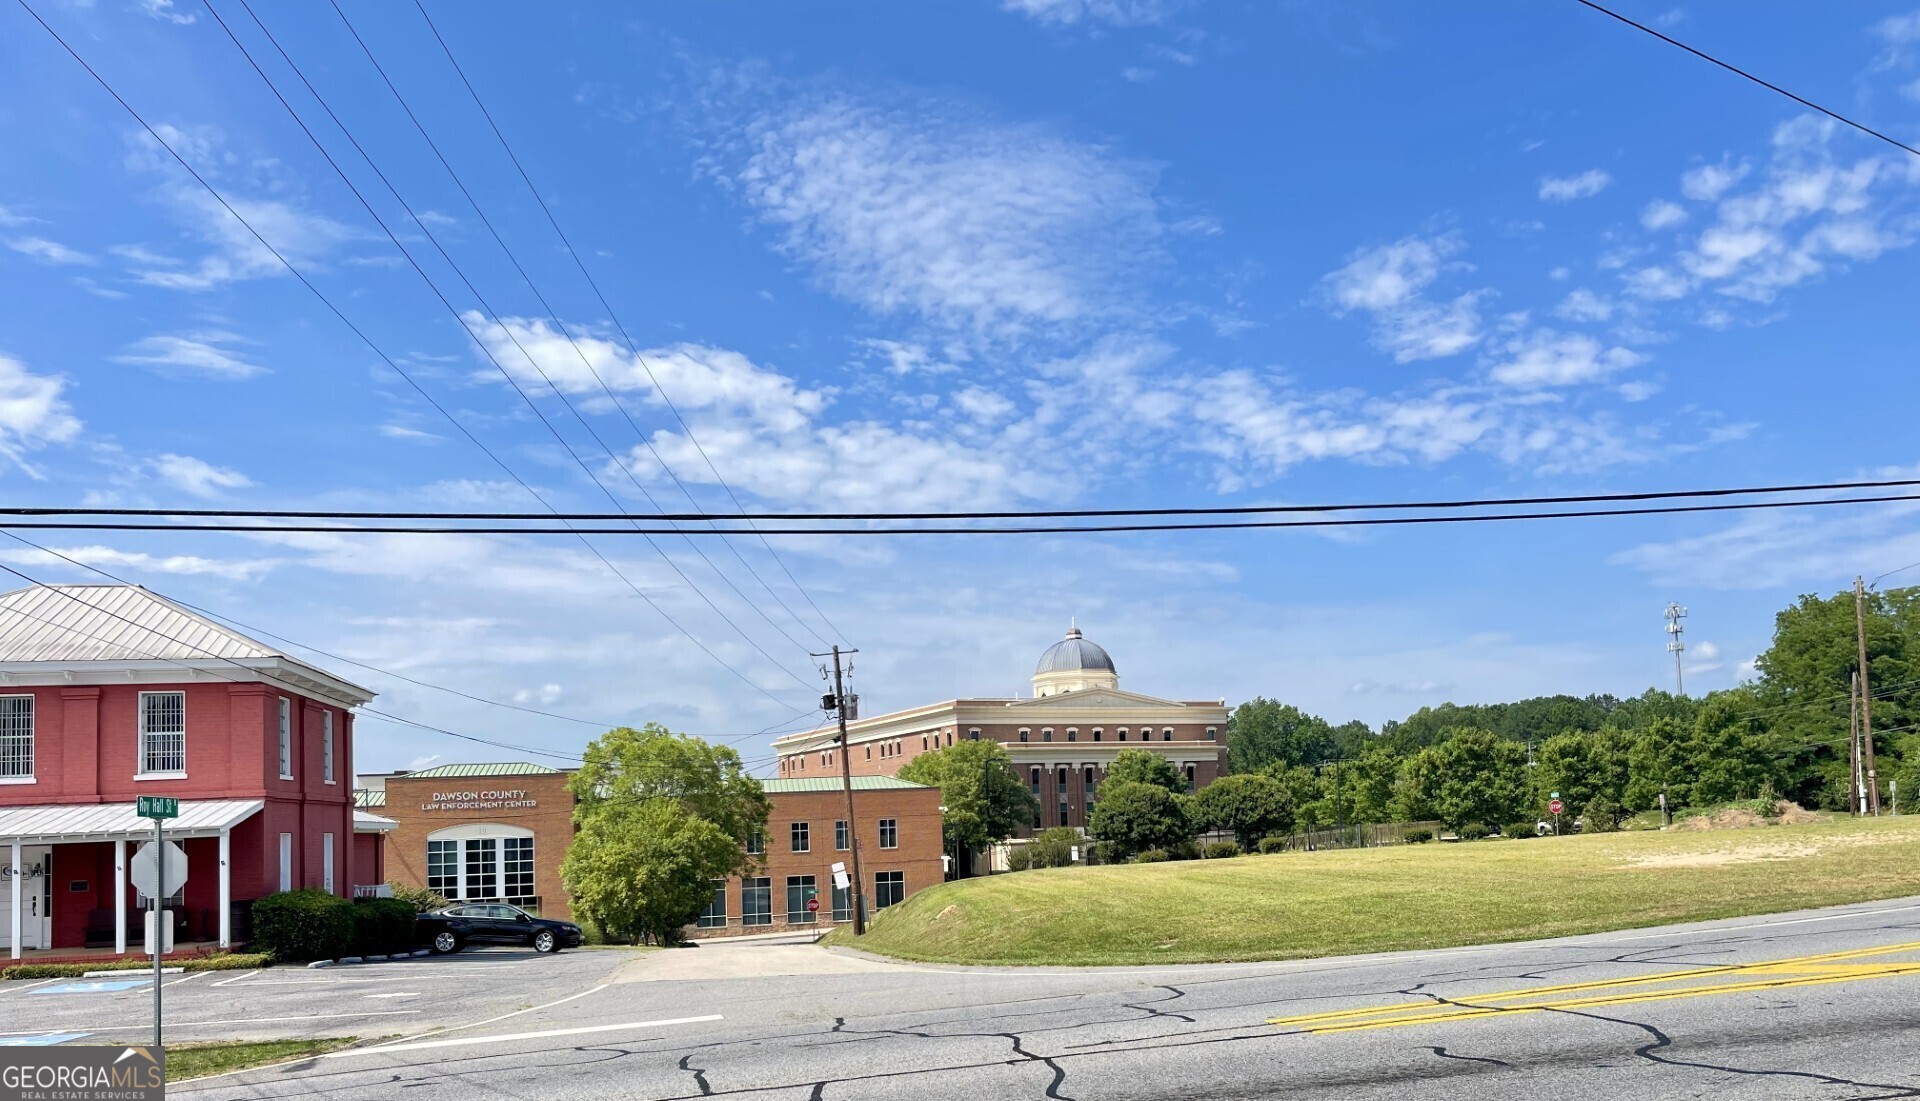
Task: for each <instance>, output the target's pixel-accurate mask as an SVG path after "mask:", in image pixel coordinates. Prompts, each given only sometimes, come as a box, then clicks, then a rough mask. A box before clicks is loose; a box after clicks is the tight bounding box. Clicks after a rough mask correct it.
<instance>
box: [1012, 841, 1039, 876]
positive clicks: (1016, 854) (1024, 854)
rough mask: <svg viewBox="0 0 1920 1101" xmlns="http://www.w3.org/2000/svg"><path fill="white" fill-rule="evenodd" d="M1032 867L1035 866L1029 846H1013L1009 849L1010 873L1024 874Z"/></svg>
mask: <svg viewBox="0 0 1920 1101" xmlns="http://www.w3.org/2000/svg"><path fill="white" fill-rule="evenodd" d="M1032 866H1033V854H1032V853H1030V852H1028V851H1027V846H1025V845H1013V846H1009V847H1008V849H1007V870H1008V871H1010V872H1024V871H1026V870H1027V869H1028V868H1031V867H1032Z"/></svg>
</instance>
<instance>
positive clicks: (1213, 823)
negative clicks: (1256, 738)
mask: <svg viewBox="0 0 1920 1101" xmlns="http://www.w3.org/2000/svg"><path fill="white" fill-rule="evenodd" d="M1096 809H1097V808H1096ZM1188 810H1189V811H1190V814H1191V818H1192V821H1193V825H1194V828H1195V829H1197V830H1203V831H1204V830H1227V831H1231V832H1232V833H1233V835H1234V837H1235V838H1237V839H1238V840H1239V842H1240V847H1241V848H1242V849H1243V850H1245V851H1247V852H1252V851H1253V849H1254V847H1255V846H1257V845H1258V844H1259V843H1260V839H1261V838H1262V837H1265V836H1266V835H1268V834H1270V833H1286V832H1287V831H1289V830H1291V829H1292V828H1293V800H1292V799H1291V797H1290V796H1289V795H1288V793H1287V789H1286V787H1285V786H1284V785H1282V784H1281V783H1280V782H1279V781H1278V780H1275V779H1274V778H1273V777H1271V776H1268V775H1265V774H1263V773H1258V772H1255V773H1248V774H1245V775H1235V776H1223V777H1221V778H1220V779H1218V780H1215V781H1214V782H1213V783H1211V784H1208V785H1207V786H1206V787H1203V788H1201V789H1200V790H1199V791H1198V792H1195V793H1194V796H1193V800H1192V802H1191V803H1190V804H1189V806H1188Z"/></svg>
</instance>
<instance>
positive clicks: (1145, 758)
mask: <svg viewBox="0 0 1920 1101" xmlns="http://www.w3.org/2000/svg"><path fill="white" fill-rule="evenodd" d="M1116 784H1152V785H1153V786H1155V787H1161V788H1165V789H1167V792H1168V793H1169V794H1172V795H1185V794H1186V791H1187V777H1186V775H1185V774H1184V773H1182V772H1181V771H1180V769H1179V768H1178V767H1177V766H1175V765H1174V763H1173V762H1172V761H1169V760H1167V759H1166V758H1165V757H1162V756H1160V755H1159V754H1158V753H1155V752H1153V751H1152V750H1150V749H1123V750H1121V751H1120V752H1118V753H1116V754H1114V755H1113V763H1112V764H1110V765H1108V766H1107V775H1106V778H1105V779H1104V780H1102V781H1101V783H1100V798H1101V799H1105V798H1106V797H1107V795H1106V793H1107V789H1108V788H1111V787H1113V786H1114V785H1116Z"/></svg>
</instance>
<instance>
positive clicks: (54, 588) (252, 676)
mask: <svg viewBox="0 0 1920 1101" xmlns="http://www.w3.org/2000/svg"><path fill="white" fill-rule="evenodd" d="M0 570H4V571H6V572H7V573H10V574H12V575H14V576H15V577H18V578H19V579H21V580H22V581H25V582H27V583H28V584H30V585H32V586H33V587H35V588H38V589H45V590H47V591H48V592H50V593H54V594H55V595H58V596H61V597H65V598H66V599H68V600H71V601H73V602H74V603H76V604H79V605H81V606H83V607H86V608H90V609H92V610H93V611H96V612H99V613H101V614H103V615H108V616H112V617H113V618H114V619H117V620H119V621H120V622H122V623H125V624H127V625H128V626H131V627H134V628H136V629H138V630H141V631H145V632H147V633H148V634H151V635H158V636H159V637H161V638H164V639H166V640H167V641H169V642H173V643H178V644H179V645H181V646H185V647H188V648H189V649H193V650H198V651H200V652H201V653H203V654H205V655H207V656H208V657H210V658H213V659H214V660H216V661H224V662H226V663H227V664H229V665H231V666H233V667H234V668H236V669H240V670H242V671H244V672H245V673H246V674H247V677H248V679H247V680H245V681H242V680H240V679H239V678H237V677H231V676H227V675H225V674H222V673H220V672H217V671H215V670H212V669H202V668H201V667H199V666H197V665H190V664H188V663H187V662H184V661H179V660H177V659H175V658H165V657H161V656H160V655H158V654H155V653H153V652H152V651H150V650H143V649H141V648H140V647H138V646H132V645H129V644H127V643H125V642H123V641H121V640H119V639H111V638H106V637H104V636H102V635H96V634H93V633H92V632H89V631H83V630H81V629H79V628H78V627H74V626H72V625H71V624H66V623H60V622H57V621H55V620H51V619H47V618H45V617H42V616H37V615H34V614H33V613H32V612H28V611H23V610H21V609H19V608H0V615H17V616H20V617H21V618H23V619H31V620H33V621H34V622H35V623H43V624H46V625H47V626H49V627H52V628H54V629H56V630H60V631H65V632H67V633H69V634H75V635H79V636H80V637H82V638H90V639H93V640H94V641H95V642H102V643H106V644H108V645H111V646H119V647H123V648H125V649H128V650H132V651H133V652H134V653H136V654H139V655H141V656H142V657H145V658H147V659H148V660H151V661H159V662H164V663H166V664H168V665H176V666H179V667H180V668H182V669H185V670H187V671H188V672H191V673H194V674H196V675H197V674H201V673H205V674H206V675H208V676H210V677H216V678H218V679H220V680H224V681H227V682H228V683H229V684H253V683H257V682H258V678H260V677H261V676H263V675H264V674H262V673H261V672H260V670H258V669H254V668H251V667H249V666H247V665H245V664H243V663H241V662H238V661H235V660H233V659H232V658H230V657H227V656H225V655H223V654H217V653H214V652H213V651H212V650H209V649H207V648H206V647H204V646H199V645H196V644H194V643H191V642H188V641H186V640H185V639H180V638H175V637H173V636H172V635H170V634H167V633H166V632H165V631H161V630H158V629H156V628H153V627H150V626H148V625H146V624H144V623H140V622H137V621H135V620H131V619H128V618H127V617H126V616H123V615H120V614H119V613H117V612H114V611H111V610H110V609H107V608H102V607H101V606H99V605H98V604H95V603H93V602H92V601H89V600H82V599H81V598H79V597H77V596H75V595H74V594H72V593H70V592H68V591H66V590H65V589H63V588H61V587H60V586H58V585H49V584H47V583H46V582H44V581H39V580H36V579H34V578H32V577H29V576H28V575H27V574H24V573H22V572H20V571H19V570H16V569H14V568H13V567H11V566H7V565H0ZM356 710H357V711H359V712H360V713H362V714H366V715H373V716H376V717H378V718H382V719H385V720H387V721H388V722H395V723H400V724H402V725H405V726H412V727H418V728H420V729H421V730H426V731H430V732H432V733H435V734H445V735H446V736H448V737H450V738H458V739H460V740H461V741H467V742H477V743H479V744H481V745H490V746H493V747H494V748H496V749H511V750H513V751H515V752H516V753H535V754H539V755H541V756H543V757H555V758H559V759H560V760H565V761H578V760H579V759H580V758H579V756H578V755H577V754H566V753H553V752H550V751H548V750H544V749H535V748H533V747H532V746H524V745H514V744H513V743H511V742H498V741H494V740H492V739H490V738H481V737H476V736H475V735H472V734H461V733H459V732H457V731H452V730H447V729H445V728H443V727H438V726H433V725H431V724H428V723H423V722H418V721H415V720H413V719H409V718H404V717H402V716H400V715H394V714H390V713H388V712H385V711H379V710H376V709H374V708H371V707H366V706H364V705H363V706H361V707H359V708H357V709H356Z"/></svg>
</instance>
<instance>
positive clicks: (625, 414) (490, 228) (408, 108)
mask: <svg viewBox="0 0 1920 1101" xmlns="http://www.w3.org/2000/svg"><path fill="white" fill-rule="evenodd" d="M242 3H243V4H244V3H245V0H242ZM332 7H333V10H334V14H336V15H338V16H339V17H340V22H341V23H342V24H344V25H345V26H346V28H347V33H349V34H351V35H352V36H353V40H354V42H355V43H357V44H358V45H359V46H360V52H361V53H363V54H365V55H366V58H367V61H368V63H370V64H371V65H372V66H373V69H374V72H376V73H378V74H379V75H380V79H381V81H382V82H383V83H384V84H385V85H386V87H387V90H388V91H389V92H391V93H393V98H394V100H395V101H396V102H398V103H399V104H400V109H401V110H402V111H404V112H405V113H406V116H407V120H408V121H409V122H411V123H413V128H414V129H415V130H416V131H418V132H419V134H420V137H421V140H423V141H425V142H426V143H427V148H428V149H430V150H432V151H433V155H434V157H435V158H437V159H438V160H439V162H440V166H441V167H442V168H444V169H446V171H447V175H448V176H449V177H451V178H452V180H453V183H454V186H455V187H457V188H459V190H460V194H461V195H462V196H464V197H465V198H466V200H467V205H468V206H470V207H472V208H473V212H474V214H475V215H477V216H478V217H479V219H480V223H481V224H482V225H484V226H485V227H486V228H487V232H488V233H489V234H490V235H492V237H493V240H494V243H495V244H497V245H499V246H500V251H501V252H503V253H505V254H506V257H507V260H508V262H509V263H511V264H512V265H513V269H514V270H515V271H516V272H519V274H520V278H521V280H522V281H524V282H525V283H526V284H527V289H528V290H530V291H532V292H533V296H534V298H535V299H537V300H538V301H539V303H540V308H541V309H542V310H544V311H545V312H546V314H547V316H549V317H551V318H552V319H553V322H554V324H555V325H556V326H557V327H558V328H559V330H560V334H561V335H562V336H564V337H565V338H566V341H567V343H568V344H569V345H571V346H572V348H573V351H574V354H575V355H576V356H578V357H579V358H580V364H581V366H583V367H585V368H586V369H587V373H588V374H589V375H591V376H593V380H594V381H595V382H596V383H598V384H599V385H600V389H601V391H602V392H603V393H605V394H606V395H607V400H608V401H610V402H611V403H612V404H613V407H614V408H615V409H617V410H619V412H620V415H621V417H622V418H624V419H625V420H626V422H627V427H628V428H630V429H632V430H633V434H634V435H635V436H637V437H638V438H639V440H640V442H641V444H642V445H643V446H645V447H646V449H647V452H648V453H649V454H651V455H652V456H653V459H654V461H655V462H657V463H659V464H660V469H661V470H663V471H665V472H666V474H667V477H669V478H671V479H672V480H673V484H674V485H675V486H678V487H679V489H680V492H681V493H682V494H683V495H685V497H686V498H687V503H688V504H690V505H692V506H693V507H694V508H695V509H696V510H697V509H698V508H699V507H700V503H699V502H698V501H696V500H694V497H693V493H692V491H691V490H689V489H688V488H687V486H686V484H685V483H684V482H682V481H681V480H680V476H679V475H678V474H676V473H674V470H673V467H671V466H670V465H668V463H667V460H666V458H665V456H663V455H661V454H660V452H659V450H658V449H657V448H655V447H654V445H653V440H652V439H651V438H649V437H648V435H647V434H646V432H644V431H643V430H642V429H641V428H640V426H639V424H637V423H636V422H635V421H634V419H633V414H632V413H630V412H629V411H628V410H627V407H626V405H625V403H623V402H622V401H621V400H620V396H619V395H618V394H616V393H615V392H614V390H613V387H612V386H610V385H609V384H608V383H607V380H606V379H605V378H604V377H602V376H601V374H600V372H599V370H598V369H596V368H595V367H594V365H593V360H592V359H591V358H590V357H588V355H587V353H586V351H585V350H584V349H582V348H581V347H580V343H579V341H578V340H576V339H575V338H574V335H573V330H572V328H571V327H570V326H568V325H567V323H566V321H565V320H563V319H562V318H561V316H560V313H559V311H557V310H555V309H554V308H553V306H552V305H550V304H549V303H548V302H547V298H546V295H545V294H543V293H542V292H541V290H540V288H539V286H538V285H537V284H536V283H535V282H534V281H533V277H532V276H531V275H529V274H528V273H527V270H526V268H525V267H524V266H522V265H521V263H520V259H519V257H518V256H516V255H514V252H513V250H512V248H510V247H508V245H507V242H506V239H505V238H503V237H502V236H501V235H500V231H499V230H498V229H496V228H495V227H494V224H493V219H491V218H489V217H487V213H486V211H485V210H483V209H482V208H481V206H480V203H479V201H478V200H477V199H475V198H474V196H473V192H472V191H471V190H469V189H468V187H467V185H466V182H465V181H464V180H462V179H461V178H460V174H459V173H458V172H457V171H455V170H454V167H453V164H452V163H451V162H450V161H448V160H447V157H446V154H444V153H442V152H441V150H440V146H439V144H438V143H436V142H435V141H434V140H433V136H432V135H431V134H429V133H428V132H427V128H426V126H425V125H424V124H422V123H421V121H420V119H419V117H418V116H417V115H416V114H415V113H414V110H413V107H412V105H411V104H409V103H408V102H407V99H406V97H405V96H404V95H402V94H401V93H400V89H399V87H397V86H396V85H395V84H394V83H393V80H392V78H391V77H389V76H388V75H387V70H386V68H385V67H384V66H382V65H381V64H380V60H379V58H377V57H375V56H374V53H373V50H372V49H371V48H370V47H369V46H368V45H367V42H366V40H365V39H364V38H362V37H361V35H360V32H359V30H358V29H356V28H355V27H354V25H353V21H352V20H350V19H348V18H347V13H346V11H345V10H344V9H342V8H341V7H340V5H339V3H337V2H333V3H332ZM248 13H249V14H252V9H251V8H248ZM254 21H255V22H256V23H258V22H259V17H258V16H255V17H254ZM261 30H262V31H263V32H265V31H266V27H265V26H264V25H262V26H261ZM267 36H268V38H272V33H271V32H267ZM442 45H443V46H444V43H442ZM282 52H283V54H284V51H282ZM456 68H457V66H456ZM469 90H471V89H469ZM482 110H483V113H484V108H483V109H482ZM487 121H488V122H489V123H491V122H492V119H491V118H488V120H487ZM495 134H496V136H498V131H497V130H496V131H495ZM501 141H502V144H503V145H504V144H505V139H504V138H502V139H501ZM507 153H508V155H509V156H512V155H513V151H512V149H511V148H509V149H508V150H507ZM514 167H515V168H519V162H518V160H517V159H516V160H515V162H514ZM521 177H522V179H525V178H526V174H525V171H524V170H522V171H521ZM529 186H531V184H529ZM534 197H535V198H536V199H538V198H539V194H538V193H537V192H536V193H535V196H534ZM548 217H549V220H551V217H552V215H551V212H549V214H548ZM556 228H557V227H556ZM562 240H563V241H564V240H565V238H564V236H563V237H562ZM567 247H568V249H569V250H571V248H572V245H571V243H568V245H567ZM598 289H599V288H597V287H596V288H595V291H596V293H597V292H598ZM636 358H639V357H637V356H636ZM648 377H649V378H650V379H652V377H653V375H652V371H651V369H650V368H649V370H648ZM654 387H655V389H659V381H658V380H657V379H655V380H654ZM661 398H662V400H663V401H666V402H667V404H668V406H669V407H671V406H672V402H671V401H668V400H667V398H666V392H665V391H664V390H662V391H661ZM675 415H676V416H678V410H675ZM684 425H685V422H684V421H683V422H682V426H683V427H684ZM689 438H691V432H689ZM696 445H697V441H696ZM609 457H612V456H611V454H609ZM615 463H616V464H617V465H618V466H619V467H620V468H621V470H622V471H624V472H625V473H626V476H627V480H628V481H630V482H632V483H633V486H634V488H635V489H637V490H639V491H640V494H641V496H643V497H645V498H646V499H647V503H648V504H651V505H653V506H654V508H655V509H658V508H659V504H658V503H657V502H655V501H654V499H653V495H652V494H651V493H649V492H648V491H647V489H646V487H644V486H642V485H641V484H640V481H639V479H637V478H635V477H634V474H633V471H632V469H631V468H630V467H629V466H628V464H626V463H623V462H620V461H619V460H618V459H615ZM709 465H711V464H709ZM715 476H716V477H717V476H718V472H716V473H715ZM735 504H736V505H737V504H738V502H737V501H736V502H735ZM687 545H688V546H689V547H691V548H693V550H694V553H696V554H698V555H700V558H701V560H702V561H705V562H706V563H707V566H708V567H709V568H711V569H712V570H713V571H714V572H715V573H716V574H720V576H721V579H722V580H723V581H727V585H728V587H730V588H734V586H733V582H732V581H731V580H728V579H727V577H726V575H725V574H721V573H720V569H719V567H718V566H715V565H714V564H713V563H712V562H711V561H709V560H708V559H707V556H706V552H705V551H702V550H701V549H700V547H699V545H698V544H696V543H694V542H693V541H692V540H688V541H687ZM725 546H726V548H727V549H728V551H730V552H731V553H732V554H733V556H734V558H735V559H736V560H737V561H738V562H739V563H740V564H741V565H742V566H744V567H745V568H746V570H747V572H748V573H749V574H751V575H752V576H753V579H754V580H755V581H758V582H759V583H760V587H761V588H763V589H765V590H766V591H767V595H768V596H771V597H773V599H774V602H775V603H776V604H778V605H779V606H780V608H781V610H783V611H785V612H786V613H787V615H788V617H789V618H791V619H792V620H793V621H794V623H796V624H798V625H799V627H800V629H801V630H803V631H806V632H807V633H809V634H811V635H813V637H814V638H815V639H817V640H819V641H820V642H822V643H823V644H824V643H825V641H826V640H825V639H822V638H821V637H820V635H819V633H818V632H816V631H814V630H813V628H812V627H811V626H809V625H808V624H807V622H806V621H805V620H803V619H801V618H800V617H799V616H798V615H796V614H795V613H794V611H793V609H792V608H790V607H788V606H787V602H786V600H785V599H783V598H782V597H781V596H780V594H779V593H778V592H776V591H774V589H773V586H771V585H769V584H767V581H766V579H765V578H763V577H761V576H760V571H759V570H757V569H755V568H754V567H753V563H751V562H749V561H747V559H746V556H744V555H742V554H741V553H740V550H739V548H738V547H736V546H735V545H734V544H733V543H731V542H728V543H726V544H725ZM768 549H769V550H771V549H772V548H771V547H769V548H768ZM795 586H796V587H798V582H795ZM734 592H735V594H736V595H738V596H739V597H740V599H741V600H742V601H747V597H746V594H744V593H741V592H740V590H739V589H738V588H734ZM747 603H748V606H749V607H752V608H753V609H754V611H756V612H759V613H760V617H761V618H762V619H765V620H766V621H767V625H768V626H770V627H773V628H774V630H776V631H779V632H780V633H781V635H782V636H784V637H786V639H787V641H789V642H791V643H793V644H794V645H795V646H799V647H800V648H801V649H806V647H805V646H803V645H802V644H801V643H800V642H799V641H798V640H796V639H794V638H793V636H791V635H788V634H787V633H786V631H785V629H783V628H781V627H779V626H778V625H776V624H775V623H774V622H773V620H772V618H770V617H769V616H767V614H766V613H765V612H763V611H761V610H760V607H759V605H757V604H753V603H752V602H751V601H747Z"/></svg>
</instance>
